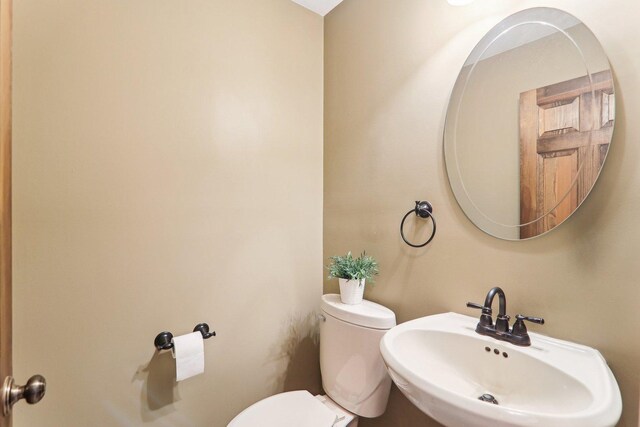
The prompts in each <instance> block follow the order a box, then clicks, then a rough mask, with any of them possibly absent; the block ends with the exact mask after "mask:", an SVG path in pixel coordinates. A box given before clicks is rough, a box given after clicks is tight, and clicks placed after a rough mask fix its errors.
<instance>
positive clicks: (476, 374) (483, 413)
mask: <svg viewBox="0 0 640 427" xmlns="http://www.w3.org/2000/svg"><path fill="white" fill-rule="evenodd" d="M477 323H478V319H477V318H474V317H469V316H464V315H461V314H457V313H444V314H437V315H434V316H427V317H422V318H420V319H416V320H412V321H409V322H406V323H402V324H400V325H398V326H396V327H394V328H392V329H391V330H390V331H389V332H387V334H385V336H384V337H383V339H382V341H381V343H380V351H381V352H382V357H383V359H384V361H385V364H386V365H387V369H388V371H389V375H390V376H391V378H392V379H393V382H394V383H395V384H396V385H397V386H398V388H399V389H400V390H401V391H402V393H403V394H404V395H405V396H407V398H408V399H409V400H410V401H411V402H412V403H413V404H414V405H416V406H417V407H418V408H420V410H422V411H423V412H424V413H426V414H427V415H429V416H431V417H432V418H434V419H435V420H437V421H439V422H440V423H442V424H444V425H445V426H449V427H474V426H477V427H486V426H540V427H550V426H553V427H606V426H615V424H616V423H617V422H618V419H619V418H620V415H621V412H622V401H621V397H620V389H619V388H618V384H617V383H616V380H615V378H614V377H613V374H612V373H611V370H610V369H609V367H608V366H607V363H606V361H605V360H604V358H603V357H602V355H601V354H600V352H598V351H597V350H595V349H593V348H590V347H586V346H583V345H580V344H575V343H571V342H568V341H562V340H558V339H554V338H549V337H546V336H543V335H539V334H536V333H529V335H530V336H531V343H532V344H531V346H530V347H518V346H516V345H513V344H510V343H506V342H503V341H498V340H496V339H493V338H489V337H486V336H482V335H479V334H477V333H476V332H475V327H476V324H477ZM481 396H484V397H483V399H484V400H480V399H479V398H480V397H481Z"/></svg>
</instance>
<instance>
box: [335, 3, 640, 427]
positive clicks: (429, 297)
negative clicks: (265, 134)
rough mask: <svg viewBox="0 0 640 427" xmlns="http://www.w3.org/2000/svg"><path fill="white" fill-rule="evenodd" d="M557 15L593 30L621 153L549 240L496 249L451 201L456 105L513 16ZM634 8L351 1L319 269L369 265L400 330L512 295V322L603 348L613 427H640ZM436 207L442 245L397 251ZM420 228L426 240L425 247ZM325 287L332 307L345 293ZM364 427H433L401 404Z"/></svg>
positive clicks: (344, 26) (375, 293)
mask: <svg viewBox="0 0 640 427" xmlns="http://www.w3.org/2000/svg"><path fill="white" fill-rule="evenodd" d="M543 5H544V6H555V7H558V8H561V9H564V10H566V11H567V12H569V13H572V14H574V15H575V16H577V17H578V18H579V19H581V20H582V21H583V22H585V23H586V24H587V26H589V27H590V28H591V29H592V31H593V32H594V33H595V34H596V36H597V37H598V38H599V40H600V41H601V43H602V45H603V47H604V49H605V51H606V52H607V54H608V55H609V59H610V61H611V65H612V68H613V70H614V74H615V78H616V84H617V90H618V96H617V99H616V101H617V117H616V119H617V122H616V131H615V135H614V140H613V145H612V148H611V151H610V154H609V158H608V160H607V164H606V165H605V170H604V172H603V174H602V175H601V177H600V181H599V182H598V184H597V185H596V187H595V189H594V191H593V193H592V195H591V196H590V197H589V199H588V200H587V201H586V202H585V204H584V205H583V206H582V207H581V209H579V211H578V212H577V213H576V214H575V215H574V216H573V217H572V218H570V219H569V221H567V223H566V224H563V225H562V226H561V227H559V228H558V229H557V230H555V231H553V232H552V233H550V234H549V235H546V236H543V237H541V238H538V239H533V240H531V241H526V242H507V241H503V240H498V239H495V238H492V237H490V236H488V235H486V234H484V233H483V232H482V231H480V230H478V229H477V228H476V227H475V226H474V225H472V224H471V223H470V222H469V221H468V220H467V219H466V218H465V216H464V214H463V213H462V211H461V210H460V209H459V208H458V205H457V203H456V201H455V199H454V198H453V195H452V193H451V191H450V190H449V185H448V182H447V177H446V172H445V168H444V162H443V159H442V131H443V127H444V118H445V113H446V108H447V102H448V97H449V93H450V91H451V88H452V87H453V84H454V82H455V79H456V76H457V74H458V71H459V69H460V67H461V66H462V64H463V63H464V61H465V59H466V57H467V55H468V54H469V52H470V51H471V49H472V48H473V46H474V45H475V43H476V42H477V41H479V40H480V38H482V36H483V35H484V34H485V33H486V32H487V31H488V30H489V29H490V28H491V27H492V26H493V25H495V24H496V23H497V22H499V21H500V20H501V19H503V18H504V17H506V16H508V15H510V14H511V13H514V12H516V11H518V10H520V9H524V8H527V7H534V6H543ZM638 17H640V4H638V2H637V1H636V0H615V1H591V2H584V1H581V0H562V1H560V0H558V1H546V2H543V1H534V0H523V1H519V2H504V1H500V0H482V1H476V2H475V3H473V4H472V5H471V6H467V7H459V8H456V7H451V6H449V5H448V4H447V2H446V1H445V0H437V1H424V0H399V1H389V0H347V1H345V2H343V3H342V4H341V5H340V6H338V8H337V9H335V10H334V11H333V12H332V13H331V14H329V15H328V16H327V18H326V19H325V150H324V154H325V163H324V164H325V175H324V183H325V187H324V188H325V189H324V207H325V208H324V209H325V210H324V256H325V259H326V257H328V256H329V255H332V254H337V253H344V252H346V251H347V250H352V251H354V252H359V251H361V250H364V249H366V250H367V252H368V253H370V254H372V255H374V256H376V257H377V258H378V259H379V261H380V266H381V271H382V273H381V275H380V277H379V279H378V280H377V284H376V285H375V287H373V288H371V287H368V289H367V291H366V295H365V297H367V298H369V299H372V300H374V301H378V302H380V303H382V304H385V305H387V306H388V307H390V308H391V309H393V310H394V311H395V312H396V314H397V316H398V320H399V321H401V322H402V321H406V320H410V319H414V318H417V317H421V316H424V315H428V314H434V313H438V312H445V311H457V312H461V313H468V314H472V315H476V314H477V313H475V312H474V311H470V310H468V309H466V308H465V303H466V302H467V301H482V300H483V298H484V296H485V294H486V291H487V290H488V289H489V288H490V287H491V286H493V285H501V286H503V288H504V289H505V290H506V293H507V299H508V304H507V308H508V311H509V312H510V313H511V314H515V313H526V314H532V315H540V316H543V317H545V319H546V320H547V324H546V325H544V326H542V327H535V328H533V329H534V330H536V331H539V332H542V333H545V334H549V335H552V336H556V337H559V338H563V339H569V340H573V341H577V342H580V343H584V344H587V345H590V346H593V347H596V348H598V349H599V350H600V351H601V352H602V353H603V355H604V356H605V358H606V359H607V360H608V362H609V363H610V365H611V368H612V370H613V372H614V374H615V375H616V377H617V379H618V382H619V384H620V386H621V389H622V394H623V400H624V406H625V408H624V413H623V418H622V420H621V422H620V426H624V427H636V426H637V425H638V400H639V399H638V398H639V396H638V395H639V392H638V388H639V385H640V340H639V339H638V330H640V311H639V310H638V308H639V307H640V285H639V283H638V277H640V263H638V252H640V227H639V226H638V219H637V212H638V211H639V210H640V196H639V195H638V194H640V173H638V171H639V170H640V169H639V168H638V161H639V160H638V159H640V145H639V144H638V143H637V140H638V138H637V137H636V135H638V134H640V122H639V121H638V120H637V117H639V116H640V79H639V78H638V73H637V70H638V69H640V47H639V46H638V44H637V43H636V42H634V41H635V40H638V39H640V25H638V22H637V19H638ZM418 199H428V200H429V201H431V202H432V203H433V204H434V207H435V215H436V217H437V220H438V234H437V236H436V238H435V240H434V242H433V243H432V244H431V245H430V246H429V247H427V248H424V249H419V250H418V249H412V248H409V247H408V246H406V245H404V243H402V241H401V240H400V236H399V233H398V225H399V223H400V219H401V218H402V215H404V213H405V212H407V211H408V210H409V209H411V208H412V205H413V201H414V200H418ZM426 231H427V230H426V227H425V229H424V230H423V232H425V233H426ZM336 291H337V284H336V283H333V282H327V283H326V284H325V292H336ZM361 425H362V427H372V426H384V427H389V426H402V427H414V426H416V427H417V426H425V425H436V424H435V423H434V422H432V421H430V420H429V419H428V417H426V416H425V415H423V414H422V413H421V412H419V411H418V410H417V409H415V408H414V407H413V406H412V405H411V404H410V403H409V402H408V401H407V400H406V399H405V398H404V397H402V396H401V395H400V393H398V392H397V390H396V391H394V393H392V398H391V402H390V405H389V408H388V411H387V413H386V414H385V415H384V416H382V417H381V418H379V419H377V420H364V421H363V422H362V423H361Z"/></svg>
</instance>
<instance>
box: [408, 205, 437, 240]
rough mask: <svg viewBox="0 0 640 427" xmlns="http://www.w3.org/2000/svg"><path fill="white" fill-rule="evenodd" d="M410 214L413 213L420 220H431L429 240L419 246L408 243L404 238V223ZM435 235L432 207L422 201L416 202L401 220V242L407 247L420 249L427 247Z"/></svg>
mask: <svg viewBox="0 0 640 427" xmlns="http://www.w3.org/2000/svg"><path fill="white" fill-rule="evenodd" d="M412 213H415V214H416V216H419V217H420V218H431V222H433V231H432V232H431V236H430V237H429V240H427V241H426V242H424V243H423V244H421V245H415V244H413V243H411V242H409V241H408V240H407V238H406V237H404V221H405V220H406V219H407V217H408V216H409V215H411V214H412ZM435 235H436V219H435V218H434V217H433V206H431V203H429V202H427V201H424V202H420V201H416V207H415V208H413V209H411V210H410V211H409V212H407V214H406V215H405V216H404V218H402V222H401V223H400V236H401V237H402V240H404V242H405V243H406V244H407V245H409V246H411V247H413V248H422V247H424V246H427V245H428V244H429V243H430V242H431V241H432V240H433V238H434V237H435Z"/></svg>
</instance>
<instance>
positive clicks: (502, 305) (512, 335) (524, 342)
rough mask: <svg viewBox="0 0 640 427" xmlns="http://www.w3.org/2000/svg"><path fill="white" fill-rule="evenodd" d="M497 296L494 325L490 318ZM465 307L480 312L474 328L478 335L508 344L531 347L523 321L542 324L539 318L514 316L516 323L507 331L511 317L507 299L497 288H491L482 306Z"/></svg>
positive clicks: (542, 321) (542, 320) (471, 305)
mask: <svg viewBox="0 0 640 427" xmlns="http://www.w3.org/2000/svg"><path fill="white" fill-rule="evenodd" d="M496 295H498V315H497V316H496V323H495V325H494V324H493V318H492V317H491V315H492V313H493V309H492V308H491V307H492V305H493V299H494V298H495V296H496ZM467 307H470V308H477V309H480V310H482V314H481V315H480V321H479V322H478V325H477V326H476V332H477V333H479V334H480V335H487V336H490V337H493V338H496V339H499V340H501V341H506V342H510V343H512V344H515V345H520V346H528V345H531V338H530V337H529V333H528V332H527V326H526V325H525V324H524V321H525V320H527V321H529V322H533V323H538V324H540V325H543V324H544V319H543V318H541V317H530V316H522V315H520V314H518V315H516V322H515V323H514V324H513V328H512V329H509V320H510V319H511V317H510V316H509V315H508V314H507V298H506V296H505V294H504V291H503V290H502V289H501V288H499V287H498V286H496V287H493V288H491V289H490V290H489V292H488V293H487V297H486V298H485V300H484V305H480V304H476V303H474V302H468V303H467Z"/></svg>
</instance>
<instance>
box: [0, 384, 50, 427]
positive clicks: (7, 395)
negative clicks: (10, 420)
mask: <svg viewBox="0 0 640 427" xmlns="http://www.w3.org/2000/svg"><path fill="white" fill-rule="evenodd" d="M46 390H47V381H46V380H45V379H44V377H43V376H42V375H34V376H32V377H31V378H29V381H27V384H26V385H16V384H15V380H14V379H13V377H11V376H9V377H6V378H5V379H4V384H3V386H2V415H4V416H5V417H6V416H7V415H9V414H11V408H12V407H13V405H14V403H16V402H17V401H18V400H20V399H24V400H26V401H27V403H29V404H34V403H38V402H40V400H42V398H43V397H44V393H45V392H46Z"/></svg>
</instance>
